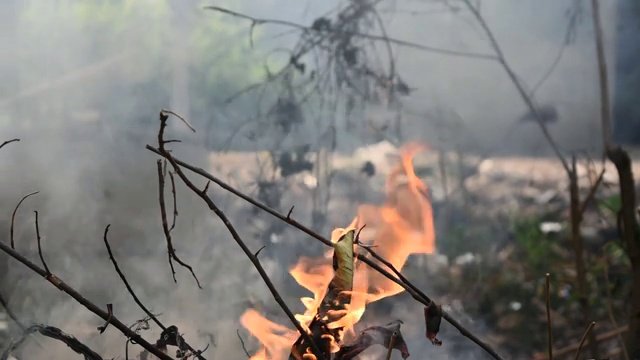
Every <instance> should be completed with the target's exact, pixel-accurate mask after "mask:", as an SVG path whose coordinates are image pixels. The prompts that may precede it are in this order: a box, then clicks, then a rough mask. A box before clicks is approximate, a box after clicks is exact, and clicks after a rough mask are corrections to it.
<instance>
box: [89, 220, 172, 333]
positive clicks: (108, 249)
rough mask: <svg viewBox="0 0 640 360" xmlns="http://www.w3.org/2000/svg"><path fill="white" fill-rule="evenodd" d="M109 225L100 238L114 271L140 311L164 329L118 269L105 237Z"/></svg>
mask: <svg viewBox="0 0 640 360" xmlns="http://www.w3.org/2000/svg"><path fill="white" fill-rule="evenodd" d="M110 227H111V224H109V225H107V226H106V227H105V228H104V235H103V237H102V239H103V240H104V246H105V247H106V248H107V252H108V253H109V260H111V263H112V264H113V267H114V268H115V269H116V272H117V273H118V276H120V280H122V282H123V283H124V286H125V287H126V288H127V291H129V294H131V297H133V301H135V302H136V304H138V306H139V307H140V309H142V311H144V312H145V314H147V316H149V319H151V320H153V322H155V323H156V324H157V325H158V326H159V327H160V328H161V329H162V330H166V329H167V327H166V326H164V325H163V324H162V323H161V322H160V320H158V318H157V317H156V316H155V315H153V313H152V312H151V311H149V309H147V307H146V306H144V304H143V303H142V301H140V299H139V298H138V296H137V295H136V293H135V292H134V291H133V288H132V287H131V285H129V281H128V280H127V278H126V277H125V276H124V273H123V272H122V270H120V266H119V265H118V262H117V261H116V258H115V257H114V256H113V252H112V251H111V245H109V238H108V237H107V235H108V234H109V228H110Z"/></svg>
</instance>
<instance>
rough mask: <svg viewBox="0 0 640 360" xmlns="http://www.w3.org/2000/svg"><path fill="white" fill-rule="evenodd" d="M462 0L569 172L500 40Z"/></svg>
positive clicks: (473, 8) (477, 13)
mask: <svg viewBox="0 0 640 360" xmlns="http://www.w3.org/2000/svg"><path fill="white" fill-rule="evenodd" d="M462 2H463V3H464V4H465V5H466V6H467V8H468V9H469V11H470V12H471V13H472V14H473V16H474V17H475V19H476V21H478V23H479V24H480V26H481V27H482V29H483V30H484V32H485V34H486V35H487V37H488V38H489V42H490V44H491V47H492V48H493V50H494V51H495V53H496V56H497V61H498V63H499V64H500V65H501V66H502V68H503V69H504V71H505V72H506V73H507V75H508V76H509V79H510V80H511V82H512V83H513V85H514V86H515V87H516V89H517V90H518V94H519V95H520V97H521V98H522V100H523V101H524V102H525V104H526V105H527V107H528V108H529V111H530V112H531V114H532V115H533V118H534V119H535V121H536V123H537V124H538V126H539V127H540V130H542V134H543V135H544V137H545V138H546V139H547V142H548V143H549V145H550V146H551V148H552V150H553V152H554V153H555V155H556V157H557V158H558V160H560V162H561V163H562V167H564V169H565V171H566V172H567V174H569V173H570V172H571V169H570V168H569V163H568V162H567V160H566V159H565V157H564V156H563V155H562V152H561V151H560V148H559V147H558V144H557V143H556V142H555V140H554V139H553V136H551V133H550V132H549V129H548V128H547V124H546V122H545V121H544V119H543V117H542V116H541V115H540V112H539V111H538V107H537V106H536V105H535V104H534V102H533V99H532V98H531V96H529V94H528V93H527V91H526V90H525V88H524V85H523V84H522V82H521V81H520V80H519V78H518V75H516V73H515V71H513V69H512V68H511V65H509V63H508V62H507V60H506V58H505V56H504V53H503V52H502V48H501V47H500V44H498V41H497V40H496V38H495V36H494V35H493V31H491V28H489V25H488V24H487V22H486V21H485V20H484V18H483V17H482V14H480V12H479V11H478V9H477V8H476V7H475V6H474V5H473V4H471V1H470V0H462Z"/></svg>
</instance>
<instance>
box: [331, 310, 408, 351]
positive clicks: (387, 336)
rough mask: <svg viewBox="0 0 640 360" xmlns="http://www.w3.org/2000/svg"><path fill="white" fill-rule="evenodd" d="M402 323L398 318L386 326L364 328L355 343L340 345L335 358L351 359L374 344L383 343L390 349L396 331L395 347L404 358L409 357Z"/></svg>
mask: <svg viewBox="0 0 640 360" xmlns="http://www.w3.org/2000/svg"><path fill="white" fill-rule="evenodd" d="M400 324H402V321H400V320H396V321H394V322H391V323H389V324H387V325H385V326H372V327H368V328H366V329H364V330H363V331H362V332H361V333H360V334H359V335H358V337H356V338H355V340H354V341H353V344H351V345H344V346H341V347H340V351H338V353H337V354H336V357H335V360H351V359H353V358H355V357H356V356H358V355H359V354H360V353H361V352H363V351H365V350H366V349H367V348H369V347H370V346H372V345H382V346H384V347H385V348H387V349H388V348H389V346H390V345H391V339H392V337H393V334H394V333H395V334H396V335H395V340H394V341H393V348H394V349H396V350H398V351H400V353H401V355H402V358H403V359H406V358H408V357H409V355H410V354H409V349H408V348H407V344H406V343H405V342H404V339H403V338H402V333H400Z"/></svg>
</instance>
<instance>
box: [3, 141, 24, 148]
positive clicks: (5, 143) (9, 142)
mask: <svg viewBox="0 0 640 360" xmlns="http://www.w3.org/2000/svg"><path fill="white" fill-rule="evenodd" d="M18 141H20V139H11V140H7V141H5V142H3V143H2V144H0V149H2V148H3V147H4V146H5V145H8V144H11V143H12V142H18Z"/></svg>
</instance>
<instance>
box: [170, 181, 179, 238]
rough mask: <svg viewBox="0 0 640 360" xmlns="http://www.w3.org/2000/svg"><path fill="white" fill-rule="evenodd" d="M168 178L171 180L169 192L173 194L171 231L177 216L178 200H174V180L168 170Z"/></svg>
mask: <svg viewBox="0 0 640 360" xmlns="http://www.w3.org/2000/svg"><path fill="white" fill-rule="evenodd" d="M169 180H171V193H172V194H173V220H172V221H171V228H169V231H172V230H173V229H175V227H176V219H177V218H178V201H177V200H176V180H175V179H174V178H173V173H172V172H171V171H169Z"/></svg>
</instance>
